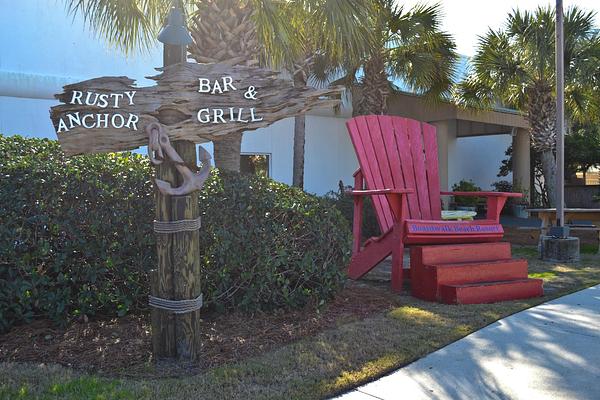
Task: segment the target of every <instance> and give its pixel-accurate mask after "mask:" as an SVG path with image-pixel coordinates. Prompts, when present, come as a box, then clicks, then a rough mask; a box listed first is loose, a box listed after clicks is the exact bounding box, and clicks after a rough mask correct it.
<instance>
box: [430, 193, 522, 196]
mask: <svg viewBox="0 0 600 400" xmlns="http://www.w3.org/2000/svg"><path fill="white" fill-rule="evenodd" d="M440 194H441V195H442V196H471V197H523V193H509V192H441V193H440Z"/></svg>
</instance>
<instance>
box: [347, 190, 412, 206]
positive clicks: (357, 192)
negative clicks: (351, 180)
mask: <svg viewBox="0 0 600 400" xmlns="http://www.w3.org/2000/svg"><path fill="white" fill-rule="evenodd" d="M349 193H350V194H352V195H357V196H373V195H380V194H385V195H387V194H409V193H414V190H412V189H375V190H369V189H368V190H352V191H350V192H349ZM390 206H391V205H390Z"/></svg>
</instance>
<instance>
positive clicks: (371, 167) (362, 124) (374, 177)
mask: <svg viewBox="0 0 600 400" xmlns="http://www.w3.org/2000/svg"><path fill="white" fill-rule="evenodd" d="M356 122H357V126H358V133H359V135H360V138H361V141H362V145H363V149H364V159H363V160H362V161H363V162H362V163H361V164H360V166H361V169H362V170H363V171H364V172H363V173H364V176H365V180H366V184H367V189H371V190H374V189H386V187H385V186H384V185H383V177H382V176H381V173H380V171H379V165H378V164H377V157H376V155H375V150H374V148H373V141H372V138H371V136H370V135H371V132H370V129H369V125H368V123H367V119H366V117H357V118H356ZM367 171H368V173H367ZM372 199H373V205H374V206H375V210H376V212H377V216H378V218H379V225H380V228H381V231H382V232H386V231H387V230H389V229H390V228H391V227H392V225H393V224H394V221H393V219H392V213H391V210H390V208H389V204H387V201H386V198H385V197H384V196H373V198H372Z"/></svg>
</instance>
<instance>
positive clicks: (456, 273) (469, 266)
mask: <svg viewBox="0 0 600 400" xmlns="http://www.w3.org/2000/svg"><path fill="white" fill-rule="evenodd" d="M418 275H419V279H420V282H419V283H418V284H417V285H416V286H415V287H413V291H412V294H413V296H415V297H418V298H420V299H423V300H429V301H436V300H439V299H440V286H441V285H460V284H467V283H478V282H494V281H508V280H516V279H527V260H522V259H509V260H495V261H475V262H463V263H452V264H436V265H423V266H422V267H421V268H420V270H419V273H418ZM413 281H414V279H413Z"/></svg>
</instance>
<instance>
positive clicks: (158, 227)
mask: <svg viewBox="0 0 600 400" xmlns="http://www.w3.org/2000/svg"><path fill="white" fill-rule="evenodd" d="M200 226H201V221H200V217H198V218H196V219H182V220H180V221H154V232H156V233H177V232H192V231H196V230H198V229H200Z"/></svg>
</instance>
